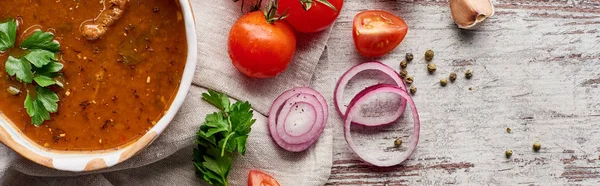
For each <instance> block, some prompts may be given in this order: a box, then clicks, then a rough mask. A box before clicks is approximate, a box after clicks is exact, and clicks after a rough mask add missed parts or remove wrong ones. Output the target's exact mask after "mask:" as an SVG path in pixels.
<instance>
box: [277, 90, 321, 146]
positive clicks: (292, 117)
mask: <svg viewBox="0 0 600 186" xmlns="http://www.w3.org/2000/svg"><path fill="white" fill-rule="evenodd" d="M298 103H299V104H302V105H309V107H308V108H311V109H312V110H314V112H312V113H310V112H302V110H296V109H302V108H297V107H295V106H294V105H296V106H297V105H298ZM305 119H309V120H313V121H314V122H312V123H308V125H306V124H307V123H306V122H304V123H303V124H304V125H302V123H299V122H301V121H303V120H305ZM324 119H325V118H324V114H323V107H322V106H321V104H320V102H319V101H318V100H317V98H316V97H315V96H314V95H310V94H296V96H293V97H292V98H290V99H288V100H287V101H286V103H285V105H284V106H283V108H282V109H281V112H279V115H278V116H277V120H276V121H277V134H279V137H281V139H283V141H285V142H286V143H289V144H302V143H306V142H308V141H311V140H313V138H318V137H319V135H314V134H320V132H319V131H320V130H322V129H323V128H324V125H325V123H324V122H323V120H324ZM294 124H296V125H297V124H301V126H299V127H298V128H300V130H301V131H307V132H304V133H302V132H299V133H300V135H296V136H295V135H293V133H295V131H290V128H292V127H288V126H287V125H294Z"/></svg>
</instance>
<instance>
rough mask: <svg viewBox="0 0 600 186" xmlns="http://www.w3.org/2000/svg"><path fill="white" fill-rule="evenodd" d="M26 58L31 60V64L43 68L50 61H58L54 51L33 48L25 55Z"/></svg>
mask: <svg viewBox="0 0 600 186" xmlns="http://www.w3.org/2000/svg"><path fill="white" fill-rule="evenodd" d="M25 59H27V61H29V62H31V64H33V65H34V66H35V67H37V68H42V67H43V66H44V65H47V64H48V63H50V62H54V61H57V60H56V55H55V54H54V53H53V52H50V51H47V50H40V49H34V50H31V51H30V52H29V53H28V54H27V55H25Z"/></svg>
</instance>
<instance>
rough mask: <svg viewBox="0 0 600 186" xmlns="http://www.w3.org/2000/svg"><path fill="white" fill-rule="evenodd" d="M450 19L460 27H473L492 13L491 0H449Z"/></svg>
mask: <svg viewBox="0 0 600 186" xmlns="http://www.w3.org/2000/svg"><path fill="white" fill-rule="evenodd" d="M450 12H451V13H452V19H454V22H455V23H456V24H457V25H458V27H459V28H462V29H473V28H476V26H478V24H479V23H481V22H483V21H485V20H486V19H487V18H489V17H491V16H492V15H494V5H493V4H492V2H491V0H450Z"/></svg>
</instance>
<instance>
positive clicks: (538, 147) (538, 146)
mask: <svg viewBox="0 0 600 186" xmlns="http://www.w3.org/2000/svg"><path fill="white" fill-rule="evenodd" d="M541 148H542V144H541V143H540V142H539V141H536V142H535V143H533V150H534V151H536V152H537V151H540V149H541Z"/></svg>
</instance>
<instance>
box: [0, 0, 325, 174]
mask: <svg viewBox="0 0 600 186" xmlns="http://www.w3.org/2000/svg"><path fill="white" fill-rule="evenodd" d="M192 6H193V9H194V13H195V18H196V23H197V24H196V28H197V30H198V43H199V44H198V48H199V51H198V53H199V56H198V68H197V69H196V74H195V77H194V81H193V86H192V88H191V89H190V92H189V94H188V97H187V99H186V101H185V103H184V105H183V106H182V108H181V110H180V111H179V113H178V115H177V116H176V118H175V119H174V120H173V122H172V123H171V124H170V126H169V128H168V129H167V130H166V131H165V132H164V133H163V134H162V135H161V136H160V137H159V138H158V139H157V140H156V141H155V142H154V143H153V144H152V145H150V146H149V147H148V148H146V149H145V150H143V151H142V153H140V154H139V155H137V156H135V157H133V158H132V159H130V160H128V161H126V162H123V163H121V164H119V165H117V166H115V167H111V168H108V169H104V170H100V171H95V172H91V173H73V172H63V171H57V170H53V169H49V168H46V167H43V166H40V165H37V164H35V163H33V162H31V161H29V160H26V159H24V158H22V157H20V156H19V155H17V154H16V153H14V152H12V150H10V149H8V148H6V147H5V146H3V145H0V175H1V176H2V178H1V179H0V183H1V184H2V185H23V184H25V185H83V183H85V185H199V184H201V185H205V184H206V183H205V182H204V181H203V180H201V179H199V178H196V177H195V175H194V167H193V165H192V162H191V158H192V149H193V148H194V146H195V145H194V140H195V135H194V133H195V132H196V131H197V130H198V128H199V127H200V125H201V123H203V122H204V117H205V115H206V114H208V113H211V112H213V111H215V110H216V109H215V108H213V107H212V106H211V105H209V104H207V103H206V102H204V101H202V98H201V94H202V93H203V92H206V88H210V89H215V90H218V91H221V92H225V93H226V94H228V95H230V96H231V97H232V98H235V99H240V100H247V101H249V102H250V103H251V104H252V105H253V109H254V110H255V119H257V122H256V123H255V124H254V126H253V127H252V133H251V134H250V137H249V138H248V142H247V148H248V151H247V154H246V156H237V157H236V158H235V160H234V165H233V171H232V172H231V174H230V180H229V181H230V183H231V185H246V184H247V174H248V172H249V170H250V169H259V170H262V171H264V172H268V173H270V174H271V175H273V176H274V177H276V178H277V179H278V180H279V182H280V183H281V184H282V185H323V184H325V183H326V182H327V179H328V178H329V174H330V169H331V164H332V129H331V128H332V124H331V123H328V124H327V127H326V129H325V130H324V132H323V134H322V136H321V138H320V139H319V140H318V141H317V142H316V143H315V145H313V147H311V148H309V149H308V150H307V151H305V152H301V153H290V152H287V151H285V150H283V149H281V148H279V146H277V144H275V143H274V142H273V141H272V139H271V137H270V134H269V132H268V128H267V122H266V121H267V117H266V115H264V114H266V113H267V112H268V110H269V107H270V104H271V103H272V101H273V100H274V99H275V98H276V97H277V96H278V95H279V94H281V93H282V92H283V91H285V90H287V89H290V88H293V87H297V86H309V85H310V83H311V78H313V74H314V70H315V67H316V65H317V64H318V63H326V62H327V55H326V54H327V53H326V52H324V49H325V45H326V42H327V38H328V37H329V29H328V30H326V31H323V32H320V33H316V34H297V37H298V38H297V40H298V50H297V52H296V55H295V57H294V60H293V62H292V64H291V65H290V66H289V68H288V69H287V71H286V72H284V73H282V74H281V75H279V76H278V77H276V78H272V79H266V80H257V79H251V78H247V77H245V76H244V75H242V74H241V73H239V72H238V71H237V70H236V69H235V68H234V67H233V66H232V65H231V60H230V59H229V57H228V54H227V45H226V44H227V37H228V36H227V33H229V28H230V27H231V25H232V24H233V23H234V22H235V20H236V19H237V18H238V17H239V16H241V15H242V13H241V12H240V4H239V2H238V3H234V2H232V0H192ZM328 103H329V104H330V106H331V104H333V102H332V101H331V99H330V98H328ZM73 176H75V177H73Z"/></svg>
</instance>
